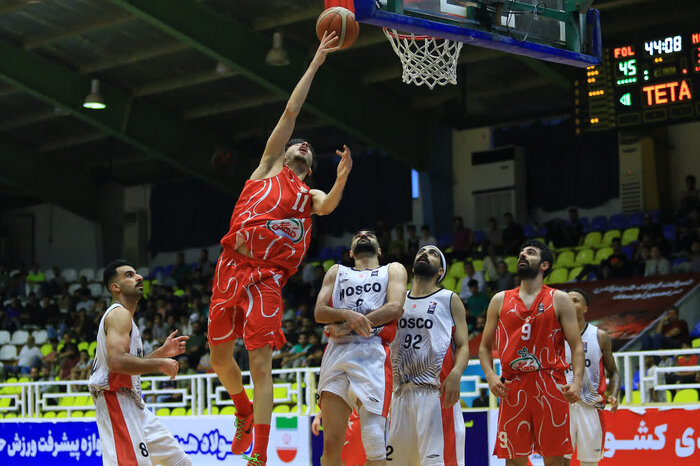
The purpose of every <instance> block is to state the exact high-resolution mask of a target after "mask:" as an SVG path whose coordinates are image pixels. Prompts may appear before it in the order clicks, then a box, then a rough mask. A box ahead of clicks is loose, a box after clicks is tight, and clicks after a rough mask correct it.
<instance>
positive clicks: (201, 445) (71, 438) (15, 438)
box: [0, 416, 310, 466]
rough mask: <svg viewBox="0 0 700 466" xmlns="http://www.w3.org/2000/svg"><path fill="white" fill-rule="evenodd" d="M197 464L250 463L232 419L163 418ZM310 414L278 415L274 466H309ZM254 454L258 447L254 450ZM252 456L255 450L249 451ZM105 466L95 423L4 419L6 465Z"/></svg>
mask: <svg viewBox="0 0 700 466" xmlns="http://www.w3.org/2000/svg"><path fill="white" fill-rule="evenodd" d="M161 420H162V421H163V424H164V425H165V428H166V429H168V430H170V431H171V432H172V433H173V435H174V436H175V438H176V439H177V440H178V441H179V442H180V444H181V445H182V447H183V449H184V450H185V452H186V453H187V454H188V455H189V456H190V458H191V459H192V462H193V464H196V465H197V466H199V465H204V466H206V465H221V464H227V465H228V464H230V465H240V466H243V465H245V464H246V461H245V460H243V458H242V457H241V456H233V454H232V453H231V438H232V436H233V421H232V419H231V417H230V416H198V417H180V416H175V417H162V418H161ZM309 433H310V425H309V418H308V416H300V417H297V416H291V417H285V416H275V417H274V418H273V420H272V429H271V432H270V443H269V446H268V450H267V451H268V460H267V464H268V466H273V465H275V466H282V465H285V466H286V465H289V466H302V465H303V466H308V464H309V463H310V451H309ZM251 450H252V447H251ZM248 453H250V452H248ZM10 461H12V463H11V464H12V465H13V466H23V465H45V464H59V463H60V464H61V465H62V466H64V465H72V464H84V465H101V464H102V448H101V445H100V439H99V435H98V432H97V424H95V421H94V420H92V421H87V420H84V419H81V420H72V419H71V420H63V421H55V420H51V421H41V420H35V421H24V422H14V420H13V421H12V422H10V421H0V464H10Z"/></svg>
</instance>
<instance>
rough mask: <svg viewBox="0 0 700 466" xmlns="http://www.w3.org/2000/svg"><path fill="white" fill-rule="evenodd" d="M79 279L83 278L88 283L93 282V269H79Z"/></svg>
mask: <svg viewBox="0 0 700 466" xmlns="http://www.w3.org/2000/svg"><path fill="white" fill-rule="evenodd" d="M80 277H85V278H86V279H87V280H88V281H89V282H91V281H94V280H95V269H93V268H86V269H80V271H79V272H78V278H80Z"/></svg>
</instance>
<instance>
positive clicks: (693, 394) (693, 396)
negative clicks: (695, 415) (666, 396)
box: [673, 388, 698, 403]
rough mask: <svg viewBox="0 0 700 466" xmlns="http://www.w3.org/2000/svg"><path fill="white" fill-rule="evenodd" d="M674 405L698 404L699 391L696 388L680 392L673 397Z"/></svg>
mask: <svg viewBox="0 0 700 466" xmlns="http://www.w3.org/2000/svg"><path fill="white" fill-rule="evenodd" d="M673 402H674V403H697V402H698V391H697V390H695V389H694V388H684V389H682V390H678V391H677V392H676V394H675V395H674V396H673Z"/></svg>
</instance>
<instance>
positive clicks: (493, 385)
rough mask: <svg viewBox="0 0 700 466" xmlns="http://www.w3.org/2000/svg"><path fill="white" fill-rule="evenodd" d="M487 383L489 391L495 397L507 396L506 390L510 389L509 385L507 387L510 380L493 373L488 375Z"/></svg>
mask: <svg viewBox="0 0 700 466" xmlns="http://www.w3.org/2000/svg"><path fill="white" fill-rule="evenodd" d="M488 383H489V389H490V390H491V393H493V394H494V395H496V396H497V397H499V398H504V397H506V396H508V392H509V391H510V387H508V385H510V381H508V380H506V379H504V378H502V377H499V376H498V375H496V374H493V375H492V376H491V377H489V379H488Z"/></svg>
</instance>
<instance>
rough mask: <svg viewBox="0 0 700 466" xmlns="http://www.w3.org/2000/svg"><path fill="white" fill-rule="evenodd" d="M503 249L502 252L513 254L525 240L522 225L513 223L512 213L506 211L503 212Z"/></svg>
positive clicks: (518, 250) (516, 252)
mask: <svg viewBox="0 0 700 466" xmlns="http://www.w3.org/2000/svg"><path fill="white" fill-rule="evenodd" d="M503 222H504V223H505V228H504V229H503V251H504V254H506V255H510V256H515V255H517V254H518V252H520V245H521V244H522V243H523V241H524V240H525V231H524V230H523V227H522V225H520V224H518V223H515V221H514V220H513V214H511V213H510V212H506V213H505V214H503Z"/></svg>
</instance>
